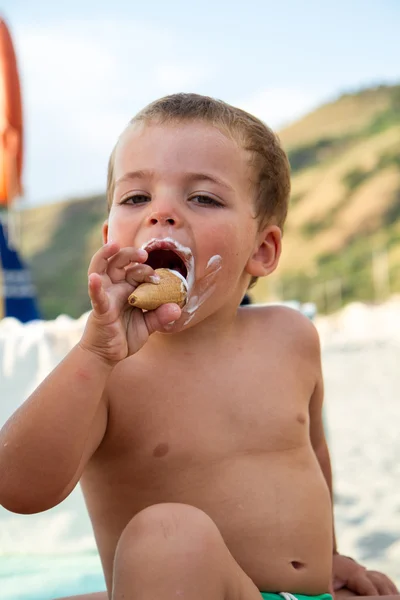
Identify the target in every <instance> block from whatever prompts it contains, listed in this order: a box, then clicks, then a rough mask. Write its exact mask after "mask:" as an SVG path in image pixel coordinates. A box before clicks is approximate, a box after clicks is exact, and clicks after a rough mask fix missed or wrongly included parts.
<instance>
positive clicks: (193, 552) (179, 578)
mask: <svg viewBox="0 0 400 600" xmlns="http://www.w3.org/2000/svg"><path fill="white" fill-rule="evenodd" d="M179 597H182V598H190V600H204V598H207V600H225V599H228V598H235V599H237V600H260V598H261V595H260V592H259V591H258V589H257V588H256V586H255V585H254V583H253V582H252V581H251V579H250V578H249V577H248V576H247V575H246V574H245V573H244V571H243V570H242V569H241V568H240V567H239V565H238V564H237V563H236V561H235V560H234V559H233V557H232V555H231V554H230V552H229V550H228V549H227V547H226V545H225V543H224V541H223V539H222V537H221V534H220V532H219V531H218V528H217V527H216V525H215V523H214V522H213V521H212V520H211V519H210V518H209V517H208V516H207V515H206V514H205V513H204V512H202V511H201V510H199V509H197V508H194V507H193V506H187V505H185V504H158V505H154V506H150V507H148V508H146V509H145V510H143V511H142V512H140V513H139V514H137V515H136V516H135V517H134V518H133V519H132V521H131V522H130V523H129V524H128V526H127V527H126V529H125V530H124V532H123V534H122V536H121V538H120V541H119V543H118V546H117V550H116V553H115V562H114V577H113V591H112V600H154V599H155V598H162V599H163V600H176V599H177V598H179ZM397 600H398V599H397Z"/></svg>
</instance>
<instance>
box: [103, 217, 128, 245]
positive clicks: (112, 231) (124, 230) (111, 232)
mask: <svg viewBox="0 0 400 600" xmlns="http://www.w3.org/2000/svg"><path fill="white" fill-rule="evenodd" d="M132 233H133V231H132V223H130V222H129V220H128V219H126V217H124V215H123V214H121V213H118V212H117V211H113V210H111V211H110V214H109V217H108V241H112V242H118V243H120V244H121V246H125V245H129V244H130V243H132Z"/></svg>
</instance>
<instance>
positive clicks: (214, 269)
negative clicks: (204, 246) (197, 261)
mask: <svg viewBox="0 0 400 600" xmlns="http://www.w3.org/2000/svg"><path fill="white" fill-rule="evenodd" d="M221 268H222V258H221V257H220V256H219V254H216V255H215V256H212V257H211V258H210V260H209V261H208V263H207V267H206V273H205V275H204V277H202V278H201V279H199V280H197V281H196V293H195V294H191V295H190V296H189V297H188V301H187V303H186V305H185V306H184V308H183V310H182V314H183V315H187V318H186V320H185V321H184V325H187V324H188V323H189V322H190V321H191V320H192V319H193V317H194V316H195V314H196V311H197V310H198V309H199V308H200V306H201V305H202V304H203V303H204V302H205V301H206V300H207V298H209V297H210V296H211V294H212V293H213V292H214V290H215V286H216V281H215V280H216V275H217V273H218V271H220V270H221Z"/></svg>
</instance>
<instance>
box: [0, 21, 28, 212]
mask: <svg viewBox="0 0 400 600" xmlns="http://www.w3.org/2000/svg"><path fill="white" fill-rule="evenodd" d="M22 146H23V124H22V102H21V88H20V82H19V76H18V67H17V59H16V56H15V52H14V48H13V44H12V40H11V36H10V32H9V30H8V27H7V25H6V23H5V22H4V20H3V19H2V18H0V207H1V206H4V207H8V206H10V205H11V203H12V201H13V200H14V198H16V197H17V196H20V195H22V179H21V177H22V153H23V147H22Z"/></svg>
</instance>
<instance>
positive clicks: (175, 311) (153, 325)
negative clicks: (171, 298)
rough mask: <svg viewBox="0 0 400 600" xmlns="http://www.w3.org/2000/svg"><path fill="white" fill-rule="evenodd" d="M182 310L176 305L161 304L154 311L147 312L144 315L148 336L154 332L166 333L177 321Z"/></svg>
mask: <svg viewBox="0 0 400 600" xmlns="http://www.w3.org/2000/svg"><path fill="white" fill-rule="evenodd" d="M181 313H182V310H181V309H180V308H179V306H178V305H177V304H172V303H168V304H163V305H162V306H159V307H158V308H157V309H156V310H149V311H148V312H146V313H144V319H145V321H146V325H147V329H148V331H149V334H152V333H154V332H155V331H166V330H167V329H168V327H169V326H170V325H171V324H172V323H174V322H175V321H177V320H178V319H179V317H180V316H181Z"/></svg>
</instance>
